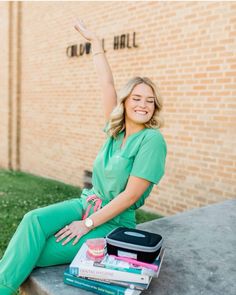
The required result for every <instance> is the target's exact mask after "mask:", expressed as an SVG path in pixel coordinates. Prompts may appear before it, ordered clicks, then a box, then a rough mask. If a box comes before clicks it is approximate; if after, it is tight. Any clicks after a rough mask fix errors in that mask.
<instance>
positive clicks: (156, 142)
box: [82, 123, 167, 222]
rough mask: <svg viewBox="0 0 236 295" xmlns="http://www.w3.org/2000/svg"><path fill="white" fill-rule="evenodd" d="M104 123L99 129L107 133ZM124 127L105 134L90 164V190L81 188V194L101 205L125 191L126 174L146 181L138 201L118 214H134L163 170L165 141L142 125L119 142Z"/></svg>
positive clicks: (122, 136) (126, 215)
mask: <svg viewBox="0 0 236 295" xmlns="http://www.w3.org/2000/svg"><path fill="white" fill-rule="evenodd" d="M108 127H109V126H108V123H107V124H106V126H105V128H104V129H103V131H104V132H105V133H107V131H108ZM124 135H125V130H123V131H121V132H120V133H119V134H118V137H117V138H116V139H114V138H113V137H111V136H109V135H108V133H107V139H106V140H105V143H104V144H103V146H102V147H101V149H100V151H99V152H98V155H97V157H96V159H95V161H94V163H93V173H92V185H93V187H92V189H89V190H88V189H84V190H83V191H82V197H83V196H84V197H85V196H87V195H90V194H96V195H97V196H99V197H100V198H102V200H103V206H104V205H105V204H107V203H108V202H109V201H110V200H112V199H113V198H115V197H116V196H117V195H119V194H120V193H121V192H122V191H124V190H125V187H126V185H127V182H128V178H129V176H130V175H133V176H137V177H140V178H144V179H146V180H148V181H150V185H149V187H148V188H147V190H146V191H145V192H144V193H143V195H142V196H141V197H140V198H139V200H138V201H137V202H136V203H135V204H133V205H132V206H131V208H129V209H128V210H127V211H125V212H124V213H122V214H120V215H119V216H118V217H117V218H115V219H116V221H117V222H119V218H120V217H121V216H123V217H124V218H125V217H129V218H130V217H131V216H130V213H131V212H132V215H133V216H134V210H136V209H138V208H139V207H141V206H142V205H143V204H144V202H145V199H146V198H147V197H148V196H149V194H150V192H151V190H152V188H153V186H154V184H158V183H159V181H160V179H161V178H162V176H163V175H164V171H165V159H166V153H167V148H166V142H165V140H164V137H163V135H162V134H161V133H160V131H159V130H157V129H152V128H145V129H142V130H140V131H138V132H136V133H133V134H131V135H130V136H129V137H128V138H127V140H126V142H125V145H124V146H123V147H122V148H121V144H122V141H123V138H124Z"/></svg>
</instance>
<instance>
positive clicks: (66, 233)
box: [56, 231, 72, 242]
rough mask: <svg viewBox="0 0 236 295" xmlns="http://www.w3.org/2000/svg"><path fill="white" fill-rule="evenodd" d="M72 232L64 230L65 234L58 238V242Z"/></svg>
mask: <svg viewBox="0 0 236 295" xmlns="http://www.w3.org/2000/svg"><path fill="white" fill-rule="evenodd" d="M71 234H72V233H71V231H66V232H64V233H63V234H61V235H60V236H59V238H58V239H57V240H56V242H60V241H61V240H63V239H64V238H66V237H67V236H69V235H71Z"/></svg>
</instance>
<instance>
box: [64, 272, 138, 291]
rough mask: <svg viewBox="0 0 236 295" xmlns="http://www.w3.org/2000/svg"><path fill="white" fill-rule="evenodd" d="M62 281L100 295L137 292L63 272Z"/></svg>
mask: <svg viewBox="0 0 236 295" xmlns="http://www.w3.org/2000/svg"><path fill="white" fill-rule="evenodd" d="M64 283H65V284H68V285H71V286H74V287H78V288H81V289H84V290H87V291H91V292H94V293H97V294H101V295H125V294H126V293H127V292H126V291H128V293H129V294H130V295H135V294H139V293H137V291H134V290H130V289H128V288H123V287H120V286H115V285H109V284H105V283H103V282H97V281H93V280H88V279H85V278H80V277H74V276H72V275H70V274H64Z"/></svg>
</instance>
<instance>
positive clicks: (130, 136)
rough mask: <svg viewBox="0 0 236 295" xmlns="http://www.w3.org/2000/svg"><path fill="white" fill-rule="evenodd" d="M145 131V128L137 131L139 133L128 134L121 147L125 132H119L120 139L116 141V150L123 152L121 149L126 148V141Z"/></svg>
mask: <svg viewBox="0 0 236 295" xmlns="http://www.w3.org/2000/svg"><path fill="white" fill-rule="evenodd" d="M145 129H147V128H143V129H141V130H139V131H137V132H134V133H132V134H130V135H129V136H128V137H127V139H126V141H125V143H124V144H123V146H121V145H122V143H123V139H124V134H125V130H123V131H122V132H120V137H119V139H118V149H119V150H120V151H123V149H124V148H125V147H126V145H127V142H128V140H129V139H130V138H132V137H133V136H134V135H137V134H139V133H141V132H143V131H144V130H145Z"/></svg>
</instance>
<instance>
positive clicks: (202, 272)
mask: <svg viewBox="0 0 236 295" xmlns="http://www.w3.org/2000/svg"><path fill="white" fill-rule="evenodd" d="M138 228H140V229H143V230H148V231H152V232H156V233H160V234H161V235H162V236H163V237H164V240H165V247H166V254H165V257H164V261H163V265H162V269H161V272H160V275H159V278H158V279H153V280H152V282H151V285H150V288H149V289H148V290H146V291H144V292H143V294H146V295H147V294H157V295H195V294H196V295H199V294H203V295H217V294H220V295H222V294H227V295H235V294H236V286H235V273H236V264H235V261H236V255H235V249H236V200H229V201H225V202H223V203H219V204H215V205H210V206H206V207H202V208H199V209H194V210H191V211H188V212H184V213H180V214H177V215H175V216H171V217H166V218H162V219H159V220H154V221H150V222H146V223H143V224H141V225H139V226H138ZM65 267H66V266H65V265H61V266H55V267H47V268H38V269H35V270H34V271H33V272H32V274H31V275H30V277H29V278H28V279H27V280H26V282H25V283H24V284H23V285H22V288H21V290H22V292H23V294H24V295H65V294H66V295H77V294H81V295H88V294H92V293H90V292H87V291H84V290H81V289H78V288H75V287H70V286H67V285H65V284H64V283H63V271H64V269H65Z"/></svg>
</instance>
